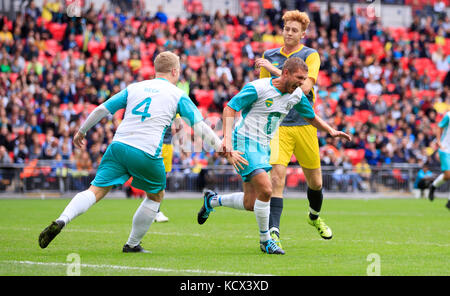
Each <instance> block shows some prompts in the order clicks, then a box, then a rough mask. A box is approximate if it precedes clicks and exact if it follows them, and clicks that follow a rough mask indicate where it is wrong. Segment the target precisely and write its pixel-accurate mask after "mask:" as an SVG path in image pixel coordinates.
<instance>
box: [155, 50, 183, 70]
mask: <svg viewBox="0 0 450 296" xmlns="http://www.w3.org/2000/svg"><path fill="white" fill-rule="evenodd" d="M154 64H155V72H156V73H169V72H170V71H172V69H178V68H180V57H179V56H177V55H176V54H174V53H172V52H170V51H163V52H161V53H160V54H158V55H157V56H156V58H155V62H154Z"/></svg>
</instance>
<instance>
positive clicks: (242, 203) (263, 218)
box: [197, 57, 350, 254]
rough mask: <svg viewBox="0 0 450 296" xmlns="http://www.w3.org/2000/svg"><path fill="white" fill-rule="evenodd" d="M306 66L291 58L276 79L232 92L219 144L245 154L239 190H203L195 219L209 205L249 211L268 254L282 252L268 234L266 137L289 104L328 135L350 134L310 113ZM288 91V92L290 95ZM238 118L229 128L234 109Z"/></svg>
mask: <svg viewBox="0 0 450 296" xmlns="http://www.w3.org/2000/svg"><path fill="white" fill-rule="evenodd" d="M307 73H308V66H307V65H306V64H305V62H304V61H303V60H302V59H300V58H295V57H294V58H290V59H288V60H287V61H286V62H285V63H284V66H283V71H282V74H281V76H280V77H279V78H275V79H273V78H264V79H259V80H255V81H253V82H250V83H247V84H246V85H245V86H244V87H243V89H242V90H241V91H240V92H239V93H238V94H237V95H236V96H234V97H233V98H232V99H231V100H230V102H229V103H228V105H227V106H226V107H225V108H224V112H223V119H224V121H223V135H224V138H223V143H224V146H225V148H226V151H231V147H233V149H235V150H238V151H241V152H244V158H245V159H247V161H248V163H249V164H248V165H247V166H245V167H244V169H237V171H238V173H239V174H240V175H241V177H242V179H243V181H244V186H243V187H244V192H239V193H233V194H228V195H218V194H216V193H215V192H213V191H211V190H207V191H206V192H205V193H204V196H203V201H204V202H203V206H202V208H201V209H200V211H199V213H198V216H197V220H198V223H199V224H203V223H205V221H206V220H207V219H208V217H209V214H210V213H211V211H213V208H215V207H218V206H225V207H231V208H234V209H239V210H248V211H254V213H255V217H256V221H257V224H258V227H259V235H260V248H261V250H262V251H263V252H266V253H268V254H284V251H283V250H282V248H280V247H279V246H278V245H277V244H276V242H275V241H274V240H273V239H272V238H271V237H270V234H269V214H270V199H271V196H272V183H271V181H270V178H269V175H268V174H267V172H268V171H270V170H271V168H272V167H271V166H270V164H269V155H270V145H269V143H270V139H271V138H272V137H273V135H274V134H275V132H276V130H277V128H278V126H279V123H280V121H282V120H283V118H284V117H285V116H286V115H287V114H288V112H289V111H290V110H291V109H292V108H294V109H295V110H296V112H298V113H299V114H300V116H302V117H304V118H306V120H308V122H310V123H311V124H313V125H314V126H316V127H318V128H320V129H321V130H324V131H326V132H328V133H330V135H332V136H333V137H343V138H346V139H350V137H349V136H348V135H347V134H345V133H343V132H339V131H336V130H335V129H333V128H331V127H330V126H329V125H328V124H326V123H325V122H324V121H323V120H321V119H320V118H319V117H318V116H316V115H315V114H314V110H313V109H312V107H311V104H310V103H309V102H308V99H307V98H306V97H305V96H304V95H303V92H302V90H301V89H300V88H298V87H299V86H300V85H302V83H303V82H304V81H305V79H306V77H307ZM291 94H292V95H291ZM239 111H242V117H241V118H240V120H239V122H238V123H237V124H236V127H235V129H234V130H232V123H233V121H234V117H235V115H236V113H237V112H239Z"/></svg>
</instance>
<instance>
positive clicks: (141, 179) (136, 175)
mask: <svg viewBox="0 0 450 296" xmlns="http://www.w3.org/2000/svg"><path fill="white" fill-rule="evenodd" d="M130 177H133V181H132V182H131V186H133V187H136V188H138V189H141V190H144V191H145V192H148V193H158V192H160V191H161V190H164V189H165V188H166V172H165V168H164V162H163V159H162V158H156V157H154V156H151V155H150V154H148V153H146V152H144V151H142V150H140V149H138V148H135V147H133V146H130V145H127V144H124V143H121V142H112V143H111V144H110V145H109V146H108V148H107V149H106V152H105V155H103V157H102V161H101V162H100V165H99V167H98V170H97V174H96V176H95V179H94V180H93V181H92V182H91V184H92V185H94V186H97V187H108V186H112V185H122V184H123V183H125V182H126V181H128V179H130Z"/></svg>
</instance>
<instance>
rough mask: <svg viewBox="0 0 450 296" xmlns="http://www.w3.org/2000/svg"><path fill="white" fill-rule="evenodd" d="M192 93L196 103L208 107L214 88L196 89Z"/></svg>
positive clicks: (211, 100) (212, 98)
mask: <svg viewBox="0 0 450 296" xmlns="http://www.w3.org/2000/svg"><path fill="white" fill-rule="evenodd" d="M194 95H195V99H196V100H197V102H198V105H199V106H202V107H206V108H208V107H209V106H210V105H211V104H212V102H213V100H214V90H203V89H198V90H196V91H195V94H194Z"/></svg>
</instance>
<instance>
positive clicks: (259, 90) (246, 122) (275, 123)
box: [228, 78, 315, 182]
mask: <svg viewBox="0 0 450 296" xmlns="http://www.w3.org/2000/svg"><path fill="white" fill-rule="evenodd" d="M228 106H229V107H230V108H232V109H233V110H235V111H242V115H241V117H240V119H239V121H238V122H237V124H236V127H235V129H234V131H233V140H232V142H233V149H235V150H238V151H241V152H243V153H244V155H243V157H244V158H245V159H246V160H247V161H248V163H249V164H248V165H247V166H245V167H244V169H243V170H240V171H238V173H239V174H240V175H241V176H242V178H243V180H244V182H249V181H250V179H251V176H252V175H251V173H252V172H253V171H255V170H257V169H264V170H266V171H269V170H271V169H272V166H271V165H270V164H269V158H270V140H271V139H272V138H273V136H274V134H275V132H276V130H277V129H278V127H279V126H280V123H281V121H282V120H283V118H284V117H286V115H287V114H288V113H289V111H290V110H291V109H292V108H294V109H295V110H297V112H298V113H300V115H301V116H302V117H304V118H309V119H313V118H315V114H314V110H313V108H312V107H311V104H310V103H309V101H308V99H307V98H306V96H305V95H304V94H303V91H302V90H301V89H300V88H297V89H296V90H295V92H294V93H293V94H289V93H281V92H280V91H279V90H278V89H277V88H275V87H274V86H273V84H272V78H262V79H259V80H255V81H252V82H249V83H247V84H246V85H245V86H244V87H243V88H242V90H241V91H240V92H239V93H238V94H237V95H235V96H234V97H233V98H232V99H231V100H230V102H228Z"/></svg>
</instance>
